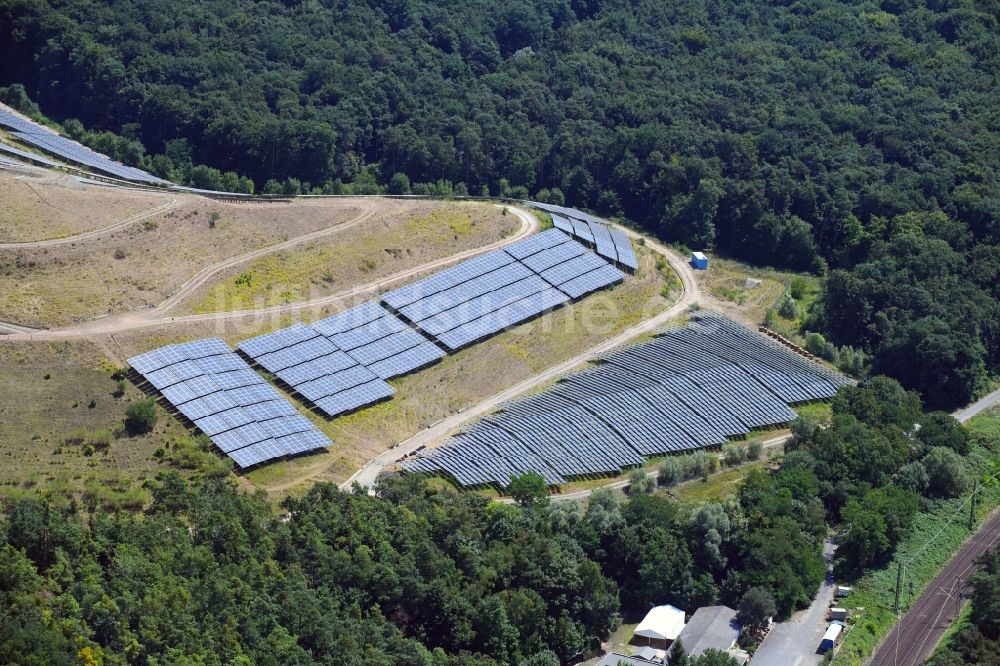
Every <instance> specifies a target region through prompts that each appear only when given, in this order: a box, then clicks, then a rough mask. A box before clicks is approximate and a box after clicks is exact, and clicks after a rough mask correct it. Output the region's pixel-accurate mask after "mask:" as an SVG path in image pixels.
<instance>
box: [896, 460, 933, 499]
mask: <svg viewBox="0 0 1000 666" xmlns="http://www.w3.org/2000/svg"><path fill="white" fill-rule="evenodd" d="M893 481H894V482H895V483H896V485H897V486H899V487H900V488H906V489H907V490H912V491H913V492H915V493H919V494H921V495H922V494H924V493H925V492H926V491H927V484H928V483H930V480H929V479H928V478H927V470H926V469H925V468H924V466H923V465H922V464H921V463H920V461H919V460H915V461H913V462H911V463H909V464H908V465H903V466H902V467H900V468H899V471H898V472H896V476H895V478H894V479H893Z"/></svg>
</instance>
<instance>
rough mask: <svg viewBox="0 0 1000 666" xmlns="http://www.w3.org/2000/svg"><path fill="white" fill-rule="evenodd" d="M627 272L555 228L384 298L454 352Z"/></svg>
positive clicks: (621, 277) (612, 281)
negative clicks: (619, 269) (611, 264)
mask: <svg viewBox="0 0 1000 666" xmlns="http://www.w3.org/2000/svg"><path fill="white" fill-rule="evenodd" d="M623 279H624V275H623V274H622V273H621V272H620V271H618V270H617V269H616V268H614V267H612V266H610V265H608V264H607V262H605V261H604V260H602V259H601V258H600V257H598V256H597V255H595V254H594V253H592V252H588V251H587V249H586V248H585V247H583V246H582V245H580V244H579V243H577V242H576V241H574V240H573V239H572V238H570V236H568V235H567V234H565V233H563V232H562V231H560V230H558V229H549V230H547V231H544V232H542V233H540V234H536V235H534V236H531V237H529V238H526V239H524V240H521V241H518V242H516V243H512V244H511V245H509V246H507V247H505V248H504V249H503V250H497V251H496V252H491V253H489V254H486V255H483V256H481V257H477V258H476V259H472V260H470V261H467V262H464V263H462V264H459V265H458V266H455V267H454V268H451V269H448V270H447V271H443V272H442V273H438V274H436V275H432V276H430V277H428V278H426V279H424V280H421V281H419V282H416V283H414V284H411V285H407V286H405V287H403V288H401V289H397V290H395V291H391V292H389V293H387V294H385V295H384V296H383V302H384V303H386V304H387V305H388V306H390V307H392V308H394V309H395V310H396V311H397V312H398V313H399V314H400V315H401V316H402V317H405V318H406V319H407V320H408V321H410V322H412V323H413V324H414V325H416V326H417V327H419V328H420V329H421V330H423V331H424V332H426V333H427V334H428V335H430V336H432V337H433V338H434V339H436V340H437V341H438V342H439V343H440V344H442V345H443V346H444V347H446V348H447V349H449V350H451V351H455V350H457V349H460V348H462V347H464V346H466V345H469V344H472V343H474V342H476V341H478V340H481V339H483V338H485V337H488V336H490V335H493V334H495V333H498V332H500V331H502V330H505V329H506V328H509V327H511V326H514V325H516V324H518V323H521V322H523V321H525V320H527V319H530V318H532V317H534V316H537V315H538V314H541V313H543V312H546V311H548V310H550V309H552V308H554V307H557V306H559V305H562V304H564V303H566V302H568V301H569V300H571V299H576V298H580V297H581V296H583V295H585V294H587V293H590V292H592V291H595V290H597V289H601V288H604V287H607V286H609V285H612V284H616V283H618V282H621V281H622V280H623Z"/></svg>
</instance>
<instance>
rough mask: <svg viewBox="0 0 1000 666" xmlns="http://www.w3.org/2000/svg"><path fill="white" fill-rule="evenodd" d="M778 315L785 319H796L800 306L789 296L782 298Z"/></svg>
mask: <svg viewBox="0 0 1000 666" xmlns="http://www.w3.org/2000/svg"><path fill="white" fill-rule="evenodd" d="M778 314H779V315H781V316H782V317H784V318H785V319H795V318H797V317H798V316H799V306H798V305H796V304H795V299H794V298H792V297H791V296H790V295H789V294H785V295H784V296H782V297H781V301H779V302H778Z"/></svg>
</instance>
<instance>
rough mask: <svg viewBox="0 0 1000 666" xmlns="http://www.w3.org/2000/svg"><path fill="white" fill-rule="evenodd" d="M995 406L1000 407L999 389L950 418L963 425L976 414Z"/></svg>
mask: <svg viewBox="0 0 1000 666" xmlns="http://www.w3.org/2000/svg"><path fill="white" fill-rule="evenodd" d="M997 405H1000V389H997V390H996V391H993V393H990V394H989V395H985V396H983V397H982V398H980V399H979V400H977V401H976V402H974V403H972V404H971V405H969V406H968V407H964V408H962V409H960V410H958V411H957V412H955V413H954V414H953V415H952V416H954V417H955V418H956V419H958V420H959V421H961V422H962V423H965V422H966V421H968V420H969V419H971V418H972V417H973V416H975V415H976V414H979V413H980V412H983V411H985V410H987V409H989V408H990V407H995V406H997Z"/></svg>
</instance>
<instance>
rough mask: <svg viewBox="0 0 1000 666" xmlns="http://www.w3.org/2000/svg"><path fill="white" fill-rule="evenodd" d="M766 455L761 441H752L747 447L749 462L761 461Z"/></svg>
mask: <svg viewBox="0 0 1000 666" xmlns="http://www.w3.org/2000/svg"><path fill="white" fill-rule="evenodd" d="M763 453H764V442H762V441H760V440H759V439H751V440H750V443H749V444H748V445H747V460H760V456H761V454H763Z"/></svg>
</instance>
